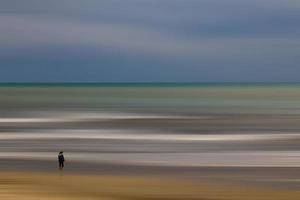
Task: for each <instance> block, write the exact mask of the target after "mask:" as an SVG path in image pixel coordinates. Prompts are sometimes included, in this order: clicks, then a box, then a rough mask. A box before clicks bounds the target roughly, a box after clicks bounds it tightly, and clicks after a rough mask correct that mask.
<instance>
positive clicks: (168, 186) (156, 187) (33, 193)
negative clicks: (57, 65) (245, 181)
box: [0, 172, 300, 200]
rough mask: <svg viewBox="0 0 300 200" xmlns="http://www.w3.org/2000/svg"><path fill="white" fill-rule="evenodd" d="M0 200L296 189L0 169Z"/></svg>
mask: <svg viewBox="0 0 300 200" xmlns="http://www.w3.org/2000/svg"><path fill="white" fill-rule="evenodd" d="M0 199H3V200H4V199H5V200H18V199H22V200H50V199H51V200H68V199H72V200H79V199H80V200H81V199H84V200H94V199H97V200H102V199H103V200H117V199H125V200H130V199H133V200H151V199H160V200H161V199H175V200H179V199H182V200H189V199H201V200H217V199H224V200H226V199H228V200H229V199H233V200H235V199H236V200H243V199H245V200H248V199H255V200H260V199H270V200H276V199H278V200H279V199H283V200H286V199H289V200H290V199H300V192H299V191H297V190H287V189H274V188H273V189H272V188H263V187H255V186H245V185H243V186H242V185H238V184H225V183H221V182H210V181H207V180H203V181H197V182H193V181H190V180H185V179H175V178H167V177H154V176H152V177H147V176H111V175H109V176H102V175H95V176H94V175H71V174H68V175H66V174H64V173H63V172H62V173H34V172H2V173H0Z"/></svg>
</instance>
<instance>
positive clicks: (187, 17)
mask: <svg viewBox="0 0 300 200" xmlns="http://www.w3.org/2000/svg"><path fill="white" fill-rule="evenodd" d="M299 74H300V1H298V0H251V1H250V0H226V1H224V0H26V1H20V0H1V2H0V82H148V81H151V82H224V81H230V82H235V81H237V82H241V81H246V82H251V81H255V82H256V81H260V82H261V81H265V82H282V81H300V75H299Z"/></svg>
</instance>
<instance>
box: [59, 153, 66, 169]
mask: <svg viewBox="0 0 300 200" xmlns="http://www.w3.org/2000/svg"><path fill="white" fill-rule="evenodd" d="M58 162H59V168H61V169H62V168H63V167H64V162H65V157H64V155H63V154H59V155H58Z"/></svg>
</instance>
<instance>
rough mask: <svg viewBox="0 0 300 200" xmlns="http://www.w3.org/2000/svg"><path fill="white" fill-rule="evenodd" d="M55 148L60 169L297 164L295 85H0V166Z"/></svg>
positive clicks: (299, 138)
mask: <svg viewBox="0 0 300 200" xmlns="http://www.w3.org/2000/svg"><path fill="white" fill-rule="evenodd" d="M59 151H64V154H65V157H66V168H67V167H68V163H69V166H70V165H72V163H80V164H81V166H84V165H86V166H87V165H88V166H92V165H94V166H98V165H101V164H103V165H105V164H108V165H119V166H152V167H194V168H195V167H196V168H197V167H206V168H209V167H211V168H222V167H223V168H230V167H231V168H234V167H240V168H243V167H246V168H258V167H260V168H263V167H269V168H297V167H300V84H299V83H55V84H53V83H42V84H38V83H6V84H4V83H2V84H0V163H2V164H1V165H2V167H3V166H6V167H7V168H10V167H13V166H12V165H14V164H13V163H14V162H15V163H18V166H19V168H22V165H23V164H24V165H25V163H29V162H32V163H33V162H34V163H37V164H35V165H36V166H35V169H37V168H39V164H41V163H43V162H46V163H47V162H48V163H49V162H50V163H55V166H56V162H57V154H58V152H59ZM1 161H2V162H1ZM4 161H5V162H4ZM9 161H14V162H11V163H9ZM41 166H42V164H41Z"/></svg>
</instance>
